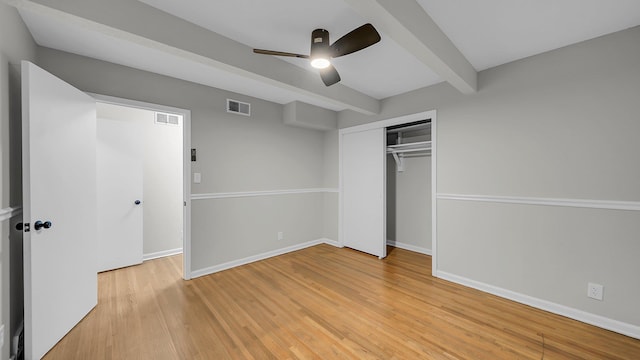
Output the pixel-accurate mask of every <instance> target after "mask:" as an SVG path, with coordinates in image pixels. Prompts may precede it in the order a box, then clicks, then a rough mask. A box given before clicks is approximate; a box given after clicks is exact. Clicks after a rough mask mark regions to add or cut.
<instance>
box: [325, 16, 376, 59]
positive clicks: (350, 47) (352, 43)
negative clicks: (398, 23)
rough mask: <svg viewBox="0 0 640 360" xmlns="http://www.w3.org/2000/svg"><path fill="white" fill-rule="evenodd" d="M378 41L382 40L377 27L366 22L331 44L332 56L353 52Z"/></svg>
mask: <svg viewBox="0 0 640 360" xmlns="http://www.w3.org/2000/svg"><path fill="white" fill-rule="evenodd" d="M378 41H380V34H378V32H377V31H376V28H374V27H373V25H371V24H364V25H362V26H360V27H359V28H357V29H355V30H352V31H351V32H350V33H348V34H346V35H345V36H343V37H341V38H340V39H338V40H336V41H335V42H334V43H333V44H331V50H332V53H333V54H332V57H334V58H335V57H339V56H344V55H348V54H351V53H353V52H356V51H359V50H362V49H364V48H366V47H369V46H371V45H373V44H375V43H377V42H378Z"/></svg>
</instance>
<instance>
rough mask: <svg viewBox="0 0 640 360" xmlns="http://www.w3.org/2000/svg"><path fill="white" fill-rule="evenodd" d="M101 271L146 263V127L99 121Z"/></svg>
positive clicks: (123, 122)
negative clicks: (144, 174) (143, 245)
mask: <svg viewBox="0 0 640 360" xmlns="http://www.w3.org/2000/svg"><path fill="white" fill-rule="evenodd" d="M97 128H98V132H97V133H98V151H97V161H98V164H97V166H98V265H99V267H98V271H106V270H112V269H117V268H121V267H125V266H130V265H135V264H140V263H142V241H143V211H142V206H143V199H142V195H143V189H142V188H143V173H144V134H143V129H142V124H139V123H135V122H132V121H122V120H113V119H104V118H100V119H99V120H98V126H97Z"/></svg>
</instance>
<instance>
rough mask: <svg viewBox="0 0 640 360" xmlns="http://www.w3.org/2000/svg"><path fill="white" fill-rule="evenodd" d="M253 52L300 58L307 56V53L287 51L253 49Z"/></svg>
mask: <svg viewBox="0 0 640 360" xmlns="http://www.w3.org/2000/svg"><path fill="white" fill-rule="evenodd" d="M253 52H254V53H256V54H263V55H275V56H288V57H297V58H301V59H308V58H309V55H302V54H294V53H289V52H282V51H273V50H263V49H253Z"/></svg>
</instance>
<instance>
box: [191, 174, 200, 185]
mask: <svg viewBox="0 0 640 360" xmlns="http://www.w3.org/2000/svg"><path fill="white" fill-rule="evenodd" d="M200 182H202V175H201V174H200V173H193V183H194V184H200Z"/></svg>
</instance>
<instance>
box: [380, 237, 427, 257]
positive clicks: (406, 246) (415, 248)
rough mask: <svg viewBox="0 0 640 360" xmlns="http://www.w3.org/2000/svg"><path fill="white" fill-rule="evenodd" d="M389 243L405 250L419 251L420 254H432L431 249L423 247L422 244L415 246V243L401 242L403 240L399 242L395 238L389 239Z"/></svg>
mask: <svg viewBox="0 0 640 360" xmlns="http://www.w3.org/2000/svg"><path fill="white" fill-rule="evenodd" d="M387 245H389V246H393V247H397V248H398V249H404V250H409V251H413V252H417V253H420V254H425V255H432V252H431V249H427V248H425V247H421V246H415V245H411V244H406V243H401V242H397V241H395V240H387Z"/></svg>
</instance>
